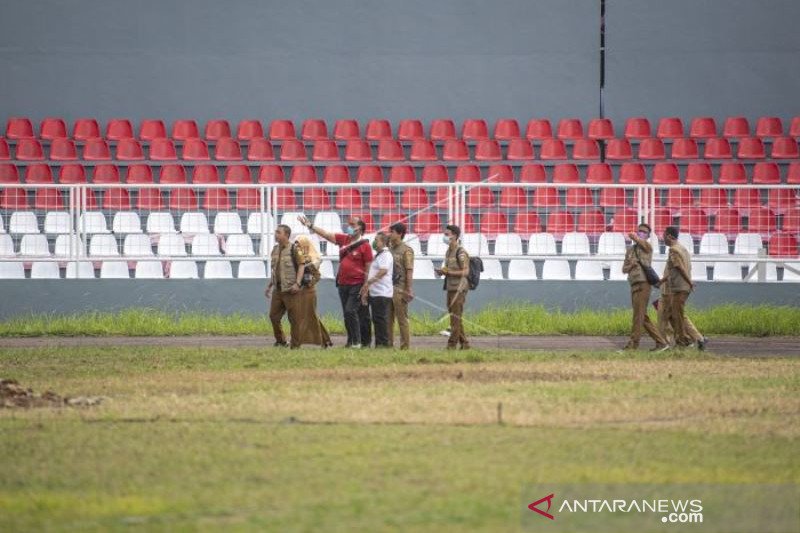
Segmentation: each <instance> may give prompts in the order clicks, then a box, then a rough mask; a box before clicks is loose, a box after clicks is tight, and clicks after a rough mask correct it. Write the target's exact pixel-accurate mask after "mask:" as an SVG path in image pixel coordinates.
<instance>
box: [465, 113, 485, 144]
mask: <svg viewBox="0 0 800 533" xmlns="http://www.w3.org/2000/svg"><path fill="white" fill-rule="evenodd" d="M461 138H462V139H464V140H465V141H478V140H481V139H488V138H489V128H488V126H487V125H486V121H485V120H483V119H482V118H468V119H466V120H464V123H463V124H462V125H461Z"/></svg>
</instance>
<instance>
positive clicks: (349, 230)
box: [344, 226, 356, 237]
mask: <svg viewBox="0 0 800 533" xmlns="http://www.w3.org/2000/svg"><path fill="white" fill-rule="evenodd" d="M355 232H356V230H354V229H353V226H345V227H344V233H345V235H349V236H351V237H352V236H353V234H354V233H355Z"/></svg>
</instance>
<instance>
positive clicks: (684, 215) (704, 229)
mask: <svg viewBox="0 0 800 533" xmlns="http://www.w3.org/2000/svg"><path fill="white" fill-rule="evenodd" d="M680 230H681V231H682V232H684V233H689V234H690V235H691V236H692V237H693V238H695V239H698V238H700V237H701V236H702V235H703V234H704V233H708V215H707V214H706V212H705V211H704V210H703V209H700V208H698V207H690V208H686V209H683V210H681V216H680Z"/></svg>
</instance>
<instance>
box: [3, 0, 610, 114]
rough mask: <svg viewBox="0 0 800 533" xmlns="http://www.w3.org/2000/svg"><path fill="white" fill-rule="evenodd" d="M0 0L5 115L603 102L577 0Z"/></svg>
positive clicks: (592, 25)
mask: <svg viewBox="0 0 800 533" xmlns="http://www.w3.org/2000/svg"><path fill="white" fill-rule="evenodd" d="M0 1H2V4H3V5H2V16H0V72H2V76H0V95H1V96H2V97H1V98H0V117H2V120H5V118H6V117H8V116H17V115H23V116H29V117H32V118H34V119H36V120H39V119H41V118H42V117H44V116H62V117H65V118H66V119H68V120H72V119H75V118H78V117H81V116H94V117H97V118H99V119H102V120H105V119H108V118H112V117H128V118H132V119H135V120H138V119H141V118H147V117H163V118H165V119H167V120H172V119H175V118H186V117H191V118H197V119H199V120H202V121H204V120H206V119H209V118H220V117H223V118H228V119H230V120H234V121H237V120H239V119H242V118H253V117H255V118H261V119H265V120H270V119H273V118H291V119H295V120H299V119H303V118H308V117H321V118H326V119H329V120H334V119H337V118H357V119H361V120H366V119H370V118H378V117H385V118H389V119H392V120H399V119H403V118H422V119H431V118H436V117H441V116H444V117H448V116H449V117H453V118H455V119H456V120H461V119H463V118H469V117H483V118H486V119H489V120H493V119H495V118H498V117H505V116H512V117H519V118H520V119H525V118H527V117H529V116H537V115H548V116H554V117H561V116H578V117H581V118H589V117H591V116H593V115H595V114H596V113H597V110H598V102H599V96H598V91H597V87H598V79H599V67H598V63H597V58H598V51H597V46H598V42H599V22H598V21H599V3H598V2H593V1H588V0H539V1H537V2H532V1H530V0H498V1H492V2H487V1H485V0H436V1H429V0H402V1H399V0H337V1H330V0H297V1H291V2H287V1H276V0H236V1H219V0H191V1H189V0H142V1H136V2H123V1H119V0H117V1H110V0H73V1H70V2H64V1H62V0H36V1H30V2H17V1H14V0H0Z"/></svg>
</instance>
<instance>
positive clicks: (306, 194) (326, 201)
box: [303, 188, 331, 211]
mask: <svg viewBox="0 0 800 533" xmlns="http://www.w3.org/2000/svg"><path fill="white" fill-rule="evenodd" d="M330 206H331V200H330V197H329V196H328V191H326V190H325V189H322V188H313V189H304V190H303V209H308V210H311V211H325V210H326V209H329V208H330Z"/></svg>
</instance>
